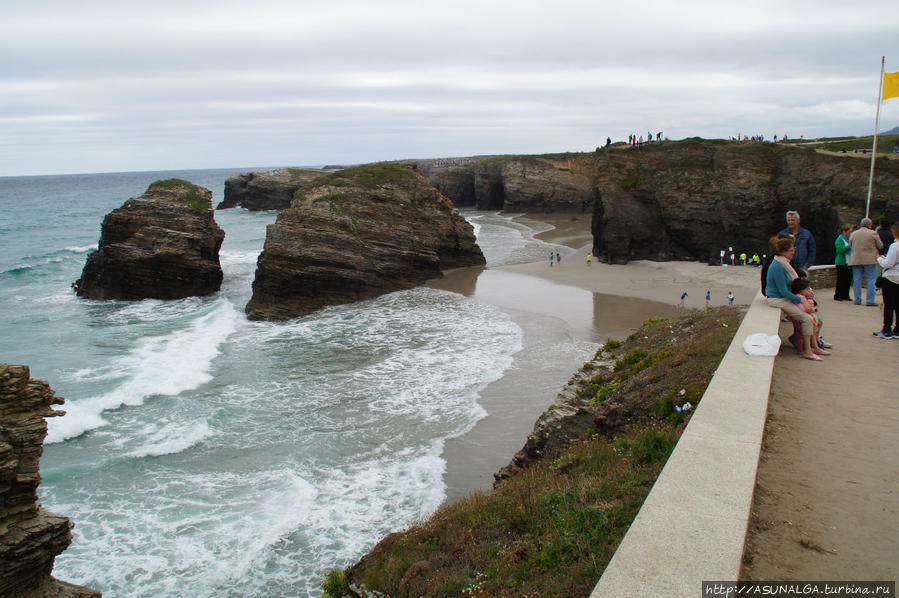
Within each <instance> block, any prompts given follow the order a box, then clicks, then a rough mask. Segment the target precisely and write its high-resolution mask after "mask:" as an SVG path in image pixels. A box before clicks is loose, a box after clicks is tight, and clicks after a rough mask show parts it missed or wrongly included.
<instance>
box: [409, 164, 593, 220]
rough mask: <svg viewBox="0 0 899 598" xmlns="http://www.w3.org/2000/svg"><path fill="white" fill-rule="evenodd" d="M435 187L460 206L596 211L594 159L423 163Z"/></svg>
mask: <svg viewBox="0 0 899 598" xmlns="http://www.w3.org/2000/svg"><path fill="white" fill-rule="evenodd" d="M415 164H416V166H418V167H419V168H420V169H421V171H422V172H423V173H424V175H425V176H426V177H427V178H428V180H429V181H430V182H431V184H432V185H434V187H436V188H437V189H438V190H440V191H441V192H442V193H443V194H444V195H446V196H447V197H449V198H450V199H451V200H452V201H453V203H454V204H455V205H457V206H474V207H476V208H477V209H479V210H506V211H511V212H578V213H580V212H586V211H589V210H590V209H591V208H592V206H593V201H594V199H595V190H594V186H593V176H592V175H593V157H592V155H590V154H548V155H544V156H495V157H480V158H455V159H441V160H419V161H417V162H416V163H415Z"/></svg>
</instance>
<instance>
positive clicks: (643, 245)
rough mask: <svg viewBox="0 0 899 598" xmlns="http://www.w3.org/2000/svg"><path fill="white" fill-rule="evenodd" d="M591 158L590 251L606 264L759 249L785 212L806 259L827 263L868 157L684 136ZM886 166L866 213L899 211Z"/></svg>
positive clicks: (764, 248)
mask: <svg viewBox="0 0 899 598" xmlns="http://www.w3.org/2000/svg"><path fill="white" fill-rule="evenodd" d="M595 159H596V173H595V186H596V192H597V200H596V202H595V204H594V212H593V224H592V229H593V253H594V255H596V256H597V257H599V258H600V259H602V260H604V261H607V262H610V263H626V262H627V261H628V260H635V259H648V260H656V261H665V260H702V261H706V260H710V259H711V260H717V259H718V257H719V255H720V254H719V252H720V250H722V249H726V248H727V247H731V246H732V247H734V249H735V250H736V252H737V253H739V252H740V251H746V252H747V253H749V254H750V255H751V254H752V253H753V252H755V251H758V253H759V254H762V253H766V252H768V251H769V250H768V239H769V238H770V237H771V236H773V235H774V234H776V233H777V232H778V231H780V230H782V229H783V228H785V227H786V220H785V214H786V212H787V210H798V211H799V213H800V215H801V218H802V226H803V227H805V228H808V229H809V230H810V231H811V232H812V234H813V235H814V236H815V239H816V242H817V249H818V252H817V259H816V263H819V264H821V263H832V260H833V251H834V247H833V240H834V239H835V237H836V231H837V229H838V228H839V225H840V223H841V222H858V219H859V218H860V217H861V216H862V215H863V214H864V206H865V198H866V194H867V181H868V167H869V163H865V161H864V160H855V159H852V158H846V157H839V156H830V155H824V154H819V153H816V152H815V151H814V150H811V149H806V148H802V147H794V146H789V145H778V144H771V143H738V142H730V141H714V140H713V141H708V140H701V139H688V140H685V141H680V142H674V143H666V144H665V145H664V146H657V145H646V146H643V147H640V148H635V149H631V148H627V149H617V148H612V149H604V150H601V151H598V152H596V154H595ZM896 171H897V169H896V168H894V167H893V166H891V165H885V166H884V168H881V171H880V173H879V174H878V175H877V176H876V177H875V187H877V188H878V192H877V193H875V198H874V200H873V201H872V209H873V210H877V211H880V210H885V211H886V212H890V211H896V210H899V199H897V195H896V193H897V191H899V177H897V176H896V175H895V174H894V173H895V172H896ZM891 198H892V199H891Z"/></svg>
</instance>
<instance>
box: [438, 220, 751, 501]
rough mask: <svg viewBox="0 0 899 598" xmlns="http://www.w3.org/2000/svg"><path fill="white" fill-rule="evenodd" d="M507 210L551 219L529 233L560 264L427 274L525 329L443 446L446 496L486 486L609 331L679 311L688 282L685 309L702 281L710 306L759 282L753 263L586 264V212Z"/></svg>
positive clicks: (621, 331)
mask: <svg viewBox="0 0 899 598" xmlns="http://www.w3.org/2000/svg"><path fill="white" fill-rule="evenodd" d="M512 217H513V219H515V220H521V221H525V222H523V223H524V224H527V225H528V226H531V227H532V228H535V229H537V230H539V229H540V228H542V227H541V226H540V225H541V224H543V225H549V226H550V227H552V228H550V229H548V230H544V231H541V232H538V233H536V234H535V235H534V238H536V239H538V240H541V241H544V242H547V243H550V244H553V245H558V246H559V248H558V251H559V253H560V254H561V255H562V262H561V264H555V265H554V266H552V267H550V265H549V261H548V259H547V261H546V262H532V263H527V264H516V265H512V266H500V267H495V268H460V269H456V270H453V271H450V272H447V273H446V274H445V275H444V277H443V278H439V279H435V280H432V281H430V282H429V283H428V286H430V287H433V288H439V289H443V290H448V291H453V292H457V293H460V294H463V295H465V296H467V297H472V298H474V299H475V300H478V301H481V302H484V303H488V304H491V305H494V306H497V307H499V308H500V309H501V310H502V311H503V312H505V313H507V314H508V315H509V316H510V317H511V318H512V320H513V321H514V322H515V323H516V324H518V326H520V327H521V329H522V331H523V338H522V349H521V350H520V351H519V352H518V353H516V354H515V356H514V361H513V363H512V365H511V366H510V367H509V368H508V369H507V370H506V371H505V372H504V373H503V375H502V377H501V378H499V379H498V380H496V381H494V382H492V383H491V384H489V385H487V387H486V388H484V389H483V390H482V391H481V397H480V400H479V402H480V404H481V406H482V407H483V408H484V410H485V411H486V413H487V415H486V416H485V417H483V418H482V419H481V420H479V421H478V422H477V423H476V424H475V426H474V427H473V428H472V429H471V430H469V431H468V432H466V433H465V434H463V435H461V436H458V437H455V438H450V439H448V440H447V441H446V443H445V445H444V449H443V452H442V454H441V457H442V458H443V460H444V461H445V463H446V470H445V472H444V482H445V484H446V486H447V487H446V494H447V496H446V499H445V502H447V503H451V502H455V501H457V500H459V499H461V498H465V497H467V496H469V495H471V494H472V493H474V492H477V491H489V490H490V489H491V488H492V485H493V474H494V473H496V472H497V471H498V470H499V469H501V468H502V467H504V466H506V465H508V464H509V462H510V461H511V459H512V457H513V456H514V455H515V453H516V452H517V451H518V450H519V449H521V447H522V446H523V445H524V443H525V441H526V439H527V436H528V434H529V433H530V432H531V430H532V429H533V426H534V423H535V422H536V420H537V418H538V417H539V416H540V415H541V414H542V413H543V412H544V411H545V410H546V409H547V408H548V407H549V406H550V405H551V404H552V403H553V402H554V401H555V399H556V396H557V395H558V393H559V392H560V391H561V390H562V388H563V387H564V385H565V384H566V382H568V380H569V379H570V378H571V376H572V375H573V374H574V373H575V372H576V371H577V370H579V369H580V367H581V366H582V365H583V364H584V362H586V361H588V360H589V359H590V358H591V357H592V356H593V354H594V353H595V351H596V349H598V348H599V346H600V345H601V344H602V343H603V342H605V340H606V339H607V338H623V337H626V336H627V335H629V334H630V333H631V332H632V331H633V330H634V329H636V328H637V327H639V326H640V325H641V324H642V323H643V322H644V321H646V320H647V319H649V318H653V317H670V316H673V315H676V314H678V313H681V312H682V311H683V310H682V309H680V308H678V307H677V306H676V304H677V303H678V301H679V299H680V294H681V293H682V292H683V291H684V290H686V291H687V293H688V299H687V302H686V307H687V308H688V309H690V308H693V309H696V308H703V307H704V304H705V301H704V297H705V292H706V291H707V290H709V291H711V293H712V301H711V304H712V306H719V305H726V304H727V292H728V290H732V291H733V292H734V295H735V298H736V300H735V303H737V304H741V305H742V304H748V303H749V302H751V301H752V298H753V297H754V296H755V293H756V292H757V290H758V280H759V270H758V269H757V268H753V267H751V266H723V267H719V266H708V265H705V264H702V263H700V262H647V261H637V262H631V263H629V264H627V265H623V266H622V265H610V264H603V263H598V262H597V261H596V260H594V261H593V263H592V264H591V265H590V266H589V267H588V266H587V265H586V255H587V252H588V251H589V250H590V247H591V245H592V239H593V237H592V233H591V231H590V219H591V215H590V214H570V213H565V214H519V215H514V216H512ZM547 257H548V256H547Z"/></svg>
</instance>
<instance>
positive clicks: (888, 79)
mask: <svg viewBox="0 0 899 598" xmlns="http://www.w3.org/2000/svg"><path fill="white" fill-rule="evenodd" d="M888 98H899V73H884V74H883V99H884V100H886V99H888Z"/></svg>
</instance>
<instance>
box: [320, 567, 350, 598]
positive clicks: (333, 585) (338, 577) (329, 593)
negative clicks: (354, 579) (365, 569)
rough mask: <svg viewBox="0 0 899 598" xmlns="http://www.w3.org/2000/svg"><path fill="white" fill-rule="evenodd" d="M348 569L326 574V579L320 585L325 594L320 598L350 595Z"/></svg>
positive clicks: (338, 597) (337, 597)
mask: <svg viewBox="0 0 899 598" xmlns="http://www.w3.org/2000/svg"><path fill="white" fill-rule="evenodd" d="M348 571H349V569H346V570H343V571H341V570H340V569H334V570H333V571H330V572H329V573H328V577H327V578H326V579H325V581H324V583H322V588H323V589H324V590H325V593H324V594H322V598H340V597H341V596H347V595H348V594H349V593H350V582H349V581H348V580H347V572H348Z"/></svg>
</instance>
